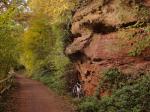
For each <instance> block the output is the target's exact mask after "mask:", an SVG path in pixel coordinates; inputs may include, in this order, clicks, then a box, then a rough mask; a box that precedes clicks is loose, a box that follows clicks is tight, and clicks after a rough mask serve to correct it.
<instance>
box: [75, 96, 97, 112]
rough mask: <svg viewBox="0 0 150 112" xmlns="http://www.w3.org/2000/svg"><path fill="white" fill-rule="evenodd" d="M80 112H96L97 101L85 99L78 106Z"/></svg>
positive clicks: (89, 98)
mask: <svg viewBox="0 0 150 112" xmlns="http://www.w3.org/2000/svg"><path fill="white" fill-rule="evenodd" d="M78 108H79V110H78V111H80V112H98V110H99V101H98V100H97V99H96V98H95V97H87V98H85V99H83V100H82V101H81V102H80V105H79V106H78Z"/></svg>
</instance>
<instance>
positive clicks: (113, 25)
mask: <svg viewBox="0 0 150 112" xmlns="http://www.w3.org/2000/svg"><path fill="white" fill-rule="evenodd" d="M149 22H150V1H149V0H82V1H81V2H80V6H79V7H78V8H77V9H76V11H75V14H74V15H73V20H72V27H71V32H72V34H73V37H72V40H73V42H72V43H71V44H70V45H69V46H67V48H66V50H65V53H66V54H67V55H68V56H69V57H70V58H71V59H72V60H73V62H74V63H75V66H76V69H77V70H78V71H79V73H80V80H81V82H82V85H83V88H84V90H85V93H86V95H92V94H93V93H94V91H95V89H96V87H97V85H98V83H99V81H100V79H101V74H102V73H103V72H104V71H105V70H107V69H109V68H114V67H115V68H118V69H119V70H121V71H122V72H123V73H125V74H132V75H135V74H138V73H142V72H146V71H149V70H150V35H149V33H150V24H149Z"/></svg>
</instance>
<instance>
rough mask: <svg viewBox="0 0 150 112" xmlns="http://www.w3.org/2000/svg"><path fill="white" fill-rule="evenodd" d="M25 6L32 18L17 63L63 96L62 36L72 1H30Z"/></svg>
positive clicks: (63, 58) (69, 14)
mask: <svg viewBox="0 0 150 112" xmlns="http://www.w3.org/2000/svg"><path fill="white" fill-rule="evenodd" d="M53 3H54V4H55V5H51V4H53ZM29 4H30V7H31V9H32V11H33V12H32V13H33V16H32V17H31V19H30V20H29V25H28V28H27V30H26V31H25V33H24V37H23V39H22V47H21V49H22V52H21V56H20V61H21V63H22V64H23V65H25V67H26V69H27V71H28V75H29V76H31V77H33V78H34V79H38V80H41V81H42V82H43V83H45V84H46V85H48V86H49V87H51V88H53V89H54V90H55V91H59V92H61V93H63V92H64V88H65V83H66V82H65V79H64V77H65V76H64V73H65V67H66V65H67V64H68V63H69V60H68V58H67V57H65V55H64V45H65V44H64V37H65V35H66V34H67V33H68V29H67V28H66V25H67V22H68V20H70V18H71V12H70V10H71V9H70V8H71V7H70V5H71V6H72V2H68V1H65V0H48V1H45V0H31V1H30V3H29ZM43 5H44V7H43ZM56 6H58V7H56ZM60 6H61V7H60Z"/></svg>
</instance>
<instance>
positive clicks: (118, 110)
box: [79, 74, 150, 112]
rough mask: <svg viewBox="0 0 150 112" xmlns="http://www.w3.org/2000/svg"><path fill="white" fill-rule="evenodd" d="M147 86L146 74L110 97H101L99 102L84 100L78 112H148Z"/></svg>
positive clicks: (149, 93)
mask: <svg viewBox="0 0 150 112" xmlns="http://www.w3.org/2000/svg"><path fill="white" fill-rule="evenodd" d="M133 82H134V81H133ZM149 85H150V75H149V74H148V75H145V76H142V77H140V78H139V79H137V80H136V81H135V82H134V83H132V84H131V83H130V84H127V85H124V86H122V87H121V88H117V89H115V90H114V91H113V92H112V95H110V96H103V97H101V98H100V99H99V100H98V99H96V98H90V100H89V98H85V99H84V100H83V101H81V102H80V104H79V110H80V112H149V110H150V86H149ZM88 109H89V110H90V109H91V110H92V111H88Z"/></svg>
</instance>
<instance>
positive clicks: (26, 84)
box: [12, 76, 74, 112]
mask: <svg viewBox="0 0 150 112" xmlns="http://www.w3.org/2000/svg"><path fill="white" fill-rule="evenodd" d="M16 81H17V83H18V84H19V86H18V87H17V89H16V90H15V91H14V93H13V94H12V96H13V99H15V101H14V103H15V105H14V106H15V110H16V112H74V111H73V109H72V107H71V104H69V103H68V102H67V101H65V100H63V98H61V97H59V96H57V95H55V94H54V93H53V92H52V91H50V90H49V89H48V88H47V87H45V86H44V85H43V84H41V83H40V82H38V81H34V80H31V79H27V78H24V77H23V76H17V77H16ZM18 84H17V85H18Z"/></svg>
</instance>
